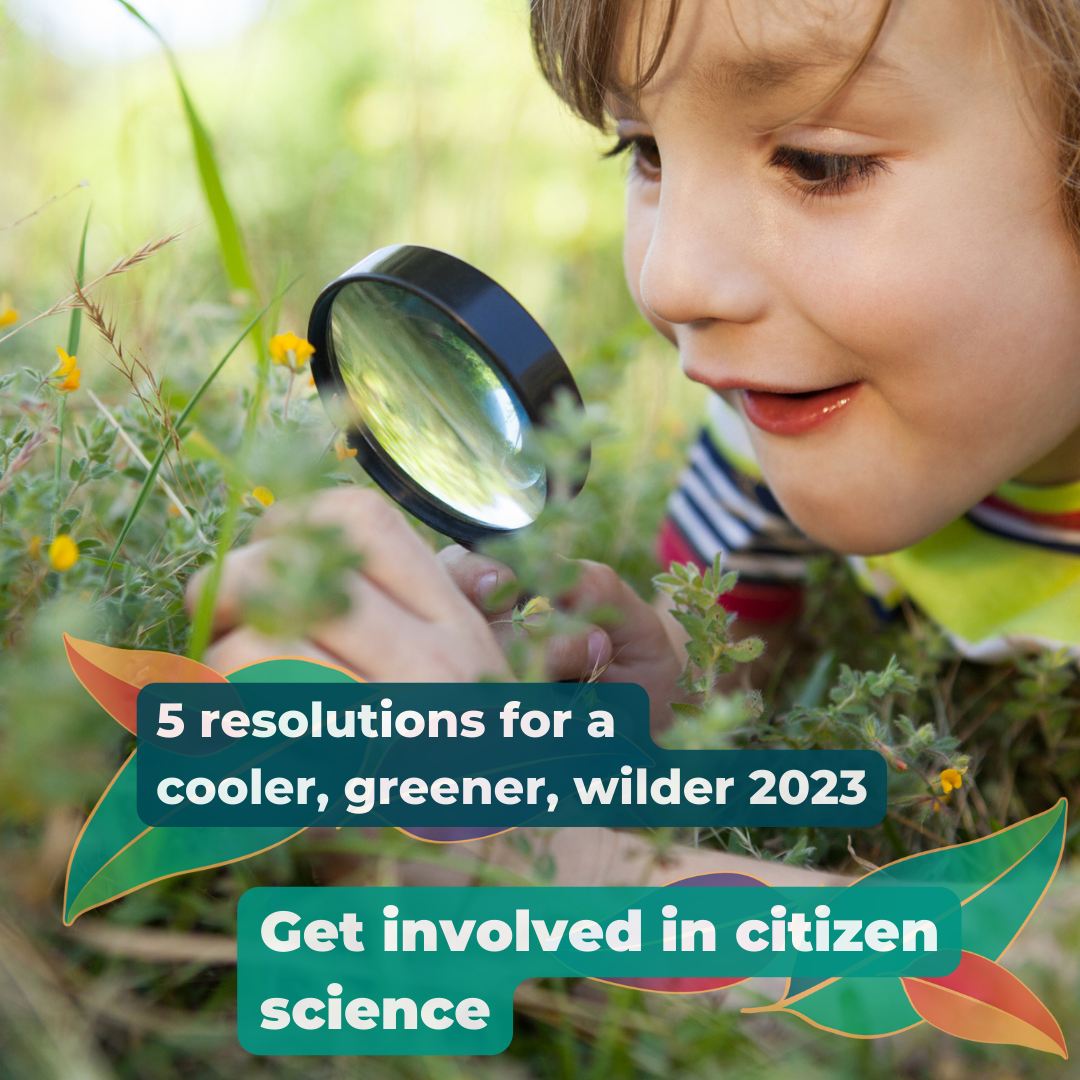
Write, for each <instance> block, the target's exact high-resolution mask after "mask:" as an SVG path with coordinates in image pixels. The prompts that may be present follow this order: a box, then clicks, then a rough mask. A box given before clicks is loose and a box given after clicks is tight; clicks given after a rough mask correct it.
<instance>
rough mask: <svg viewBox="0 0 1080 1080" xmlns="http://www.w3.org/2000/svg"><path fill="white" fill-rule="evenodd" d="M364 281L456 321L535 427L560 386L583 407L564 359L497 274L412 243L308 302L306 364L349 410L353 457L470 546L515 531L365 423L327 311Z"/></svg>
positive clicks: (388, 251) (372, 260)
mask: <svg viewBox="0 0 1080 1080" xmlns="http://www.w3.org/2000/svg"><path fill="white" fill-rule="evenodd" d="M364 281H378V282H383V283H385V284H387V285H394V286H397V287H398V288H400V289H403V290H405V291H407V292H410V293H413V294H414V295H416V296H418V297H420V298H421V299H423V300H425V301H427V302H428V303H429V304H431V305H432V306H434V307H435V308H437V309H438V310H440V311H442V312H443V313H444V314H445V315H447V316H448V317H449V318H450V319H452V320H453V321H454V322H455V323H457V325H459V326H460V327H461V328H462V330H463V331H464V332H465V333H466V334H468V335H469V336H470V337H472V338H473V339H474V340H475V341H476V342H477V343H478V344H479V345H480V346H481V348H482V349H483V350H484V354H485V355H486V356H487V357H489V358H490V359H491V360H492V361H493V362H494V364H495V367H496V369H497V372H498V374H499V375H501V376H502V378H503V379H504V381H505V382H506V384H507V385H508V386H509V387H510V389H511V390H513V392H514V393H515V394H516V395H517V397H518V400H519V401H520V402H521V405H522V407H523V408H524V409H525V412H526V415H527V416H528V417H529V420H530V421H531V422H532V423H533V424H534V425H535V426H537V427H542V426H543V423H544V413H545V411H546V409H547V407H548V405H550V404H551V402H552V401H553V400H554V398H555V395H556V394H557V393H559V391H560V390H565V391H567V392H569V393H570V394H571V395H572V398H573V400H574V401H576V402H577V404H578V406H579V407H581V408H584V405H583V403H582V400H581V394H580V392H579V391H578V388H577V384H576V383H575V382H574V378H573V376H572V375H571V374H570V369H569V368H568V367H567V365H566V361H565V360H563V358H562V356H561V355H560V353H559V351H558V349H556V348H555V345H554V344H553V343H552V341H551V339H550V338H549V337H548V336H547V334H546V333H544V331H543V329H542V328H541V327H540V325H539V324H538V323H537V322H536V320H535V319H534V318H533V317H532V316H531V315H530V314H529V313H528V312H527V311H526V310H525V308H524V307H522V306H521V304H519V303H518V301H517V300H515V299H514V297H513V296H511V295H510V293H508V292H507V291H506V290H505V289H504V288H503V287H502V286H501V285H499V283H498V282H496V281H494V280H492V279H491V278H490V277H488V276H487V274H485V273H483V272H482V271H480V270H477V269H476V267H475V266H472V265H471V264H470V263H467V262H465V261H463V260H462V259H459V258H457V257H456V256H454V255H450V254H448V253H447V252H445V251H439V250H437V249H436V248H428V247H421V246H419V245H415V244H395V245H393V246H392V247H385V248H380V249H379V250H378V251H375V252H373V253H372V254H371V255H369V256H367V258H366V259H363V260H362V261H361V262H359V263H357V264H356V266H354V267H352V269H350V270H348V271H346V272H345V273H344V274H342V275H341V277H339V278H336V279H335V280H334V281H332V282H331V283H330V284H329V285H327V286H326V288H325V289H323V291H322V292H321V293H320V294H319V296H318V299H317V300H316V301H315V304H314V306H313V307H312V309H311V318H310V320H309V322H308V341H309V342H310V343H311V345H312V346H313V347H314V349H315V352H314V353H313V354H312V357H311V372H312V375H313V376H314V378H315V385H316V386H317V387H318V390H319V396H320V397H321V398H322V400H323V403H324V404H325V405H326V407H327V409H328V411H329V412H330V414H331V416H336V415H338V410H335V407H334V399H335V398H337V399H339V401H340V405H341V406H343V407H344V409H345V410H346V413H347V415H348V416H350V417H351V418H352V426H351V427H350V428H349V429H348V431H347V432H346V433H345V435H346V440H347V442H348V444H349V446H350V447H352V448H353V449H355V450H356V461H357V464H358V465H360V466H361V467H362V468H363V469H364V470H365V471H366V472H367V473H368V475H369V476H370V477H371V478H372V479H373V480H374V481H375V483H377V484H378V485H379V487H381V488H382V489H383V491H385V492H386V494H387V495H389V496H390V497H391V498H392V499H393V500H394V501H395V502H397V503H398V504H399V505H400V506H402V507H404V508H405V509H406V510H408V511H409V513H410V514H412V515H413V516H414V517H416V518H419V520H420V521H422V522H424V524H425V525H429V526H430V527H431V528H433V529H435V530H436V531H437V532H440V533H442V534H443V535H444V536H449V537H450V538H451V539H453V540H456V541H458V543H461V544H466V545H468V546H473V545H475V544H477V543H480V542H481V541H483V540H489V539H492V538H495V537H505V536H512V535H514V534H515V533H518V532H521V531H522V530H521V529H500V528H498V527H496V526H490V525H483V524H481V523H480V522H477V521H473V520H472V519H470V518H466V517H464V516H463V515H462V514H461V513H460V512H459V511H457V510H454V509H453V508H452V507H450V506H448V505H447V504H446V503H444V502H442V500H440V499H439V498H437V497H436V496H435V495H432V494H431V492H429V491H428V490H427V489H426V488H424V487H422V486H421V485H420V484H418V483H417V482H416V481H415V480H414V479H413V478H412V477H411V476H410V475H409V474H408V473H407V472H405V471H404V470H403V469H402V468H401V467H400V466H399V465H398V464H397V462H395V461H394V460H393V458H391V457H390V455H389V454H387V453H386V451H385V450H384V449H383V448H382V446H381V445H380V444H379V442H378V440H377V439H375V437H374V436H373V435H372V434H371V432H370V431H369V430H368V428H367V426H366V425H365V424H364V423H363V421H362V419H361V418H360V416H359V415H358V413H357V410H356V407H355V405H354V404H353V403H352V399H351V397H350V395H349V392H348V389H347V387H346V385H345V380H344V378H343V377H342V374H341V370H340V368H339V367H338V362H337V357H336V355H335V353H334V345H333V336H332V332H331V325H330V314H331V309H332V307H333V303H334V299H335V297H336V296H337V294H338V293H339V292H340V291H341V290H342V289H343V288H344V287H345V286H346V285H350V284H352V283H354V282H364ZM583 457H584V460H583V465H584V466H585V468H584V470H583V473H582V477H581V483H579V484H578V485H577V486H576V487H575V488H574V490H573V494H577V492H578V491H579V490H580V489H581V485H582V484H583V483H584V481H585V474H586V473H587V471H588V464H589V452H588V451H587V450H586V451H585V453H584V455H583ZM548 494H549V495H550V492H549V493H548ZM523 528H528V526H524V527H523Z"/></svg>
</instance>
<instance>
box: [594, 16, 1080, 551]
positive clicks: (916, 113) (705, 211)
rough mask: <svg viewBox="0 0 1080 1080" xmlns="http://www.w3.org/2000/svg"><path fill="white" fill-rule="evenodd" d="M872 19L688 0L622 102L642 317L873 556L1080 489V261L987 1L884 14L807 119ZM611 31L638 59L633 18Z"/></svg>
mask: <svg viewBox="0 0 1080 1080" xmlns="http://www.w3.org/2000/svg"><path fill="white" fill-rule="evenodd" d="M663 6H664V5H663V4H659V3H657V2H656V0H652V3H651V4H650V5H649V7H648V8H647V10H646V24H645V40H644V45H645V56H646V57H648V56H649V55H650V53H649V47H650V45H654V44H655V41H656V39H657V35H658V34H659V32H660V27H659V22H658V20H659V19H660V17H661V16H662V14H663V12H662V8H663ZM879 6H880V0H730V2H717V0H683V3H682V6H681V13H680V15H679V18H678V21H677V23H676V26H675V31H674V36H673V38H672V40H671V43H670V46H669V48H668V49H667V52H666V53H665V55H664V59H663V62H662V64H661V66H660V69H659V71H658V73H657V75H656V77H655V78H654V79H653V80H652V81H651V82H650V83H649V84H648V85H647V86H646V87H645V88H644V90H643V91H642V92H641V95H640V100H639V101H638V102H637V103H636V104H632V103H628V102H615V103H613V112H614V113H615V115H616V117H617V119H618V120H619V124H618V129H619V134H620V136H623V137H627V138H630V139H632V140H636V147H635V158H636V164H635V167H634V168H633V170H632V173H631V178H630V181H629V188H628V194H627V233H626V271H627V275H628V279H629V282H630V287H631V289H632V291H633V293H634V296H635V299H636V300H637V303H638V305H639V307H640V308H641V310H642V311H643V312H644V313H645V314H646V316H647V317H648V318H649V319H650V320H651V321H652V322H653V323H654V324H655V325H656V326H657V327H658V328H659V329H660V331H661V332H662V333H664V334H665V335H666V336H667V337H669V338H670V339H671V340H672V341H674V342H675V343H676V344H677V345H678V347H679V353H680V357H681V362H682V367H683V370H684V371H685V372H686V374H687V375H688V376H689V377H690V378H692V379H695V380H697V381H699V382H703V383H705V384H706V385H708V386H711V387H713V388H714V389H716V390H718V391H720V392H721V393H723V395H724V396H725V397H726V398H727V399H728V401H729V402H731V403H732V404H733V405H735V407H736V408H738V409H739V411H740V412H741V413H742V414H743V416H744V417H745V418H746V421H747V427H748V429H749V431H750V435H751V438H752V439H753V443H754V446H755V449H756V451H757V454H758V458H759V460H760V462H761V465H762V468H763V469H764V472H765V475H766V478H767V480H768V482H769V484H770V486H771V487H772V489H773V491H774V492H775V494H776V496H777V498H778V499H779V500H780V502H781V503H782V504H783V506H784V508H785V509H786V510H787V512H788V513H789V514H790V516H791V517H792V519H793V520H794V521H795V522H796V523H797V524H798V525H799V526H801V527H802V528H803V529H804V530H805V531H806V532H807V533H808V534H810V535H811V536H813V537H815V538H816V539H817V540H819V541H821V542H822V543H825V544H827V545H829V546H831V547H833V548H835V549H837V550H840V551H845V552H851V553H861V554H871V553H877V552H884V551H893V550H896V549H898V548H901V547H905V546H907V545H909V544H911V543H914V542H915V541H917V540H919V539H921V538H923V537H925V536H927V535H929V534H930V533H932V532H934V531H935V530H937V529H939V528H941V527H942V526H944V525H945V524H947V523H948V522H950V521H951V520H953V519H954V518H956V517H957V516H959V515H960V514H961V513H963V512H964V511H965V510H967V509H968V508H969V507H970V506H972V505H973V504H974V503H976V502H978V501H979V500H980V499H982V498H983V497H984V496H985V495H987V494H988V493H989V492H990V491H991V490H993V489H994V488H995V487H996V486H998V485H999V484H1001V483H1003V482H1004V481H1005V480H1008V479H1010V478H1013V477H1016V476H1022V477H1024V478H1027V479H1030V480H1032V481H1033V482H1039V483H1053V482H1060V481H1065V480H1073V479H1077V478H1080V452H1078V451H1080V438H1077V437H1075V436H1074V438H1073V439H1072V440H1071V441H1070V438H1069V437H1070V435H1074V433H1075V429H1077V427H1078V424H1080V260H1078V258H1077V254H1076V252H1075V250H1074V248H1073V247H1072V245H1071V243H1070V240H1069V237H1068V235H1067V232H1066V229H1065V226H1064V224H1063V220H1062V218H1061V214H1060V210H1059V200H1058V188H1057V183H1056V174H1055V160H1054V158H1055V150H1054V147H1053V142H1052V139H1051V138H1050V136H1049V135H1048V134H1047V133H1046V132H1045V131H1044V130H1043V129H1042V128H1040V123H1039V120H1038V119H1037V118H1036V116H1035V114H1034V112H1033V111H1032V110H1031V109H1030V108H1029V107H1027V106H1026V105H1024V104H1023V103H1022V102H1023V98H1022V92H1021V91H1020V90H1019V88H1018V82H1017V79H1016V77H1015V76H1014V74H1013V71H1012V68H1011V65H1010V64H1009V62H1008V61H1007V60H1006V59H1004V58H1003V57H1002V55H1001V53H1000V52H999V49H998V47H997V46H996V45H995V37H994V30H993V27H992V25H991V23H990V19H989V15H988V9H989V7H990V5H989V4H987V3H986V0H897V2H896V3H895V4H894V10H893V12H892V14H891V15H890V17H889V19H888V22H887V23H886V25H885V28H884V31H883V33H882V34H881V37H880V39H879V41H878V43H877V45H876V46H875V48H874V51H873V53H872V54H871V57H870V59H869V61H868V62H867V63H866V64H865V65H864V66H863V67H862V68H861V70H860V71H859V72H858V74H857V75H856V76H855V77H854V78H853V80H852V81H851V82H850V83H849V84H848V85H847V86H846V87H844V88H843V89H841V90H840V91H839V92H838V93H836V94H835V96H833V97H832V98H831V99H829V100H827V101H826V103H825V104H820V102H821V101H822V99H823V98H826V97H827V96H828V94H829V92H830V90H833V89H835V87H836V86H837V84H838V82H839V81H840V80H841V79H842V78H843V76H844V73H845V72H846V71H847V70H848V69H849V68H850V66H851V63H852V61H853V60H854V58H855V57H856V56H857V54H858V50H859V48H860V46H861V44H862V43H863V42H864V41H865V40H866V39H867V37H868V35H869V32H870V30H871V28H872V26H873V24H874V20H875V18H876V16H877V13H878V11H879ZM658 9H660V10H658ZM623 25H624V32H623V33H622V35H621V38H622V41H621V45H622V47H621V49H620V53H621V54H622V55H624V56H627V57H629V56H632V54H633V52H634V42H633V39H634V36H635V35H634V28H635V27H636V26H637V11H636V10H635V7H634V3H628V5H627V10H626V11H625V12H624V18H623ZM625 74H626V75H627V76H629V75H630V74H631V72H630V70H629V65H628V66H627V69H626V72H625ZM806 110H811V111H810V112H809V113H806ZM803 113H806V115H801V114H803ZM792 117H798V119H796V120H794V121H793V120H792ZM778 125H782V126H778ZM773 129H775V130H773ZM651 140H655V145H654V144H653V143H652V142H651ZM796 395H800V396H796Z"/></svg>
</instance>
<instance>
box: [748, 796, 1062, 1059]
mask: <svg viewBox="0 0 1080 1080" xmlns="http://www.w3.org/2000/svg"><path fill="white" fill-rule="evenodd" d="M1066 809H1067V804H1066V801H1065V800H1064V799H1061V800H1059V802H1058V803H1057V805H1056V806H1054V807H1052V808H1051V809H1049V810H1047V811H1045V812H1044V813H1042V814H1037V815H1035V816H1034V817H1030V818H1026V819H1025V820H1024V821H1020V822H1017V823H1016V824H1015V825H1011V826H1009V828H1007V829H1002V830H1001V831H1000V832H996V833H993V834H992V835H991V836H987V837H983V838H982V839H980V840H973V841H971V842H969V843H966V844H957V845H955V846H953V847H947V848H938V849H937V850H935V851H924V852H921V853H920V854H918V855H911V856H908V858H906V859H900V860H898V861H897V862H894V863H889V864H888V865H886V866H883V867H881V868H880V869H879V870H875V871H873V872H872V873H869V874H867V875H866V876H865V877H863V878H860V879H859V880H858V881H856V882H854V883H853V884H852V885H851V886H849V887H850V888H853V889H857V888H874V887H876V886H879V885H894V886H895V885H943V886H946V887H947V888H950V889H952V890H953V891H954V892H955V893H956V894H957V896H958V898H959V899H960V903H961V904H962V905H963V913H964V919H963V926H964V929H963V945H964V948H965V949H967V950H968V951H969V952H973V953H974V952H979V953H980V954H985V955H987V956H989V957H991V958H992V960H996V959H998V958H1000V957H1001V955H1002V954H1003V953H1004V952H1005V950H1006V949H1007V948H1008V947H1009V945H1011V944H1012V942H1013V940H1014V939H1015V938H1016V935H1017V934H1019V933H1020V931H1021V930H1022V929H1023V927H1024V925H1025V924H1026V922H1027V920H1028V919H1029V918H1031V914H1032V912H1033V911H1034V910H1035V908H1036V907H1037V906H1038V904H1039V901H1040V900H1041V899H1042V897H1043V895H1044V894H1045V892H1046V890H1047V888H1049V886H1050V882H1051V880H1052V879H1053V877H1054V873H1055V872H1056V870H1057V866H1058V863H1059V861H1060V859H1061V853H1062V849H1063V846H1064V843H1065V817H1066ZM743 1011H744V1012H792V1013H794V1014H795V1015H797V1016H801V1017H802V1018H803V1019H804V1020H806V1021H807V1022H808V1023H811V1024H813V1025H814V1026H815V1027H820V1028H824V1029H825V1030H827V1031H834V1032H837V1033H838V1034H842V1035H850V1036H853V1037H856V1038H878V1037H880V1036H882V1035H891V1034H895V1033H896V1032H899V1031H904V1030H906V1029H907V1028H909V1027H914V1026H915V1025H916V1024H918V1023H920V1022H921V1020H922V1017H921V1015H920V1014H919V1013H918V1012H917V1011H916V1010H915V1009H914V1008H913V1007H912V1003H911V1001H910V1000H909V995H908V994H906V993H905V992H904V987H903V986H902V985H901V982H900V980H899V979H884V978H874V979H871V978H859V977H851V976H849V977H846V978H835V979H826V980H814V979H791V980H789V981H788V985H787V989H786V990H785V993H784V996H783V998H781V999H780V1001H777V1002H775V1003H774V1004H772V1005H765V1006H760V1007H758V1008H752V1009H744V1010H743Z"/></svg>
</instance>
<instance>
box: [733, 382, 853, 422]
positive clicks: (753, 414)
mask: <svg viewBox="0 0 1080 1080" xmlns="http://www.w3.org/2000/svg"><path fill="white" fill-rule="evenodd" d="M861 385H862V384H861V383H858V382H849V383H844V384H843V385H842V386H830V387H828V388H827V389H825V390H812V391H810V392H808V393H788V394H784V393H779V392H776V391H771V390H748V389H746V388H743V389H742V390H741V391H740V393H741V395H742V401H743V411H744V412H745V413H746V419H747V420H749V421H750V422H751V423H752V424H754V425H755V426H757V427H759V428H761V430H762V431H767V432H769V433H770V434H772V435H802V434H803V433H804V432H807V431H811V430H812V429H814V428H817V427H820V426H821V425H822V424H824V423H827V422H828V421H829V420H831V419H832V418H833V417H834V416H836V414H837V413H838V412H840V411H841V410H842V409H844V408H845V407H846V406H847V405H849V404H850V403H851V400H852V399H853V398H854V397H855V395H856V393H857V392H858V390H859V387H860V386H861Z"/></svg>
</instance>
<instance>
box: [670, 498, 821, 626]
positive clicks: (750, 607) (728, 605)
mask: <svg viewBox="0 0 1080 1080" xmlns="http://www.w3.org/2000/svg"><path fill="white" fill-rule="evenodd" d="M656 557H657V559H658V560H659V561H660V565H661V566H663V567H664V568H665V569H666V568H668V567H669V566H671V564H672V563H673V562H679V563H692V564H693V565H694V566H696V567H697V568H698V569H699V570H700V571H701V572H702V573H704V572H705V571H706V570H708V569H709V567H708V566H707V565H706V564H705V562H704V561H703V560H702V558H701V556H700V555H699V554H698V553H697V550H696V549H695V548H694V546H693V545H692V544H691V543H690V541H689V540H687V538H686V537H685V536H684V535H683V533H682V530H681V529H680V528H679V527H678V526H677V525H676V524H675V522H673V521H672V520H671V519H670V518H667V519H665V521H664V524H663V525H662V526H661V528H660V534H659V536H658V537H657V539H656ZM802 601H803V589H802V586H801V585H789V584H783V583H776V584H773V583H771V582H769V583H765V582H758V581H739V582H737V583H736V585H735V588H734V589H732V590H731V591H730V592H727V593H724V595H723V596H721V597H720V603H721V605H722V606H723V608H724V610H725V611H731V612H734V614H736V615H738V616H740V617H741V618H744V619H753V620H754V621H755V622H785V621H787V620H789V619H794V618H797V617H798V615H799V612H800V611H802Z"/></svg>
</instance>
